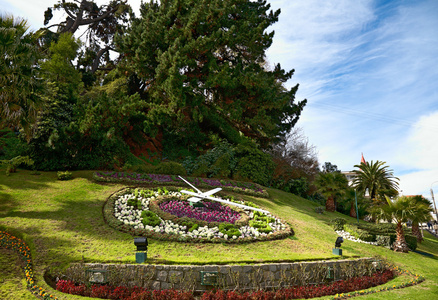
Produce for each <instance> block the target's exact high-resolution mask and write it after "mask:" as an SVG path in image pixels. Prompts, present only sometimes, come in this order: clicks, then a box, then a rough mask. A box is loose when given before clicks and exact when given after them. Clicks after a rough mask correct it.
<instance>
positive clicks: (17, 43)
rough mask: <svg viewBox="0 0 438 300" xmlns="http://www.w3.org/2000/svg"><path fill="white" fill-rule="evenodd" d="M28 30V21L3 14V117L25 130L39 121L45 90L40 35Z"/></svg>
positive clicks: (0, 83)
mask: <svg viewBox="0 0 438 300" xmlns="http://www.w3.org/2000/svg"><path fill="white" fill-rule="evenodd" d="M28 29H29V26H28V25H27V21H25V20H22V19H16V18H14V17H13V16H4V15H0V53H1V56H2V57H3V58H2V59H1V60H0V87H1V89H0V118H1V119H3V121H6V122H7V123H6V124H7V125H14V126H15V125H21V126H22V127H23V128H25V129H26V128H28V125H29V124H30V123H32V122H33V121H34V120H35V117H36V112H37V106H38V104H39V99H40V98H39V97H38V94H37V92H38V91H39V90H40V89H41V79H39V76H38V75H37V73H38V68H37V62H38V59H39V56H40V52H39V49H38V45H37V38H38V35H37V34H35V33H33V32H32V31H30V32H28ZM0 125H1V124H0Z"/></svg>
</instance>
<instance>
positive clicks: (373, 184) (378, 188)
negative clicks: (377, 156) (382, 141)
mask: <svg viewBox="0 0 438 300" xmlns="http://www.w3.org/2000/svg"><path fill="white" fill-rule="evenodd" d="M385 164H386V162H383V161H378V160H377V161H376V162H375V163H374V162H373V161H371V163H370V164H368V163H363V162H362V163H361V164H360V165H355V167H357V168H359V170H353V172H354V173H355V175H356V176H355V179H354V180H353V186H354V187H355V188H356V189H357V190H358V191H359V192H362V193H363V194H364V195H365V193H366V191H367V190H368V192H369V196H370V198H371V200H373V201H377V202H379V200H380V201H382V200H383V202H384V199H385V196H389V197H394V196H396V195H397V194H398V181H399V179H398V178H397V177H394V175H393V171H392V170H389V169H388V168H389V166H385Z"/></svg>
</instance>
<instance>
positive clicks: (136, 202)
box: [127, 198, 141, 209]
mask: <svg viewBox="0 0 438 300" xmlns="http://www.w3.org/2000/svg"><path fill="white" fill-rule="evenodd" d="M127 204H128V205H129V206H133V207H134V208H136V209H140V208H141V201H140V200H138V199H137V198H135V199H129V200H128V203H127Z"/></svg>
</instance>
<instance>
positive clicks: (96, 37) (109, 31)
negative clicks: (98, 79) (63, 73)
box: [44, 0, 131, 74]
mask: <svg viewBox="0 0 438 300" xmlns="http://www.w3.org/2000/svg"><path fill="white" fill-rule="evenodd" d="M54 10H55V11H56V10H59V11H62V12H64V13H65V15H66V18H65V20H64V21H62V22H60V23H56V24H52V25H50V26H48V27H47V29H50V28H52V27H56V28H57V31H56V33H57V34H62V33H71V34H73V35H74V34H75V33H76V32H78V31H80V29H81V28H86V31H85V32H86V41H85V43H84V46H85V47H84V48H83V50H82V53H81V55H80V57H79V59H78V60H77V64H78V66H79V67H80V68H82V70H83V72H84V73H85V74H94V73H95V72H96V71H97V70H99V69H100V70H108V69H112V68H113V67H114V61H113V60H112V58H111V56H110V51H115V47H114V41H113V39H114V35H115V34H116V33H118V32H121V30H122V28H123V27H124V26H126V25H127V22H128V19H129V15H130V13H131V8H130V6H129V5H128V4H127V0H111V1H109V3H108V4H102V5H100V6H99V5H97V4H96V3H95V1H93V0H92V1H89V0H73V1H66V0H59V1H58V3H57V4H55V5H54V6H53V7H49V8H48V9H47V10H46V11H45V12H44V25H48V24H49V23H50V21H51V20H52V18H53V11H54ZM81 33H82V32H81Z"/></svg>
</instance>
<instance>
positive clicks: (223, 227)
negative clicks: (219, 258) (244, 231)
mask: <svg viewBox="0 0 438 300" xmlns="http://www.w3.org/2000/svg"><path fill="white" fill-rule="evenodd" d="M219 232H222V233H223V234H224V235H225V234H226V235H228V237H232V236H233V235H235V236H240V235H241V233H240V231H239V229H237V227H236V226H234V225H233V224H229V223H221V224H219Z"/></svg>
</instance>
